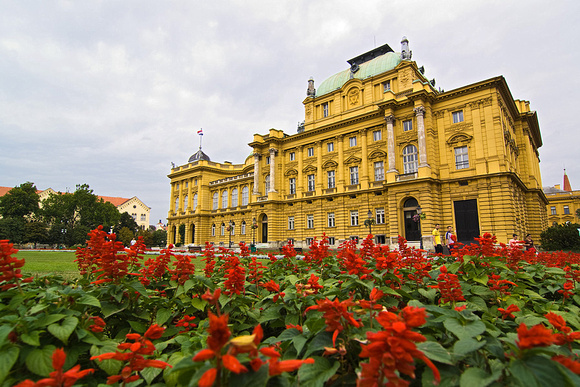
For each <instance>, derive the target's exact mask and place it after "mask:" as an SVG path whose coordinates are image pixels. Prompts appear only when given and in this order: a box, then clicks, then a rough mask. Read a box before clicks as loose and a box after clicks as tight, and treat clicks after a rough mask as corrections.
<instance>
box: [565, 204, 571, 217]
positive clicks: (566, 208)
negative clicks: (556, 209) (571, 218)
mask: <svg viewBox="0 0 580 387" xmlns="http://www.w3.org/2000/svg"><path fill="white" fill-rule="evenodd" d="M569 214H570V207H568V206H564V215H569Z"/></svg>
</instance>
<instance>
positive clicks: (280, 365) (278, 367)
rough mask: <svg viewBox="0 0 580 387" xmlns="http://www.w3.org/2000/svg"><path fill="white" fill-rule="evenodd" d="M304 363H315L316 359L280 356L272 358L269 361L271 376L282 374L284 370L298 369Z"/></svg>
mask: <svg viewBox="0 0 580 387" xmlns="http://www.w3.org/2000/svg"><path fill="white" fill-rule="evenodd" d="M304 364H314V359H312V358H308V359H304V360H282V361H280V360H279V358H274V359H271V361H270V362H269V368H268V374H269V375H270V376H276V375H280V374H281V373H282V372H292V371H296V370H297V369H298V368H300V367H302V365H304Z"/></svg>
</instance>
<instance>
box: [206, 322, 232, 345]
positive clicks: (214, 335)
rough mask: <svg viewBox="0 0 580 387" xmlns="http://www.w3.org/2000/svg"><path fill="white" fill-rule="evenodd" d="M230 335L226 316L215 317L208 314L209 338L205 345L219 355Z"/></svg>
mask: <svg viewBox="0 0 580 387" xmlns="http://www.w3.org/2000/svg"><path fill="white" fill-rule="evenodd" d="M230 336H231V333H230V329H229V328H228V315H227V314H224V315H222V316H219V317H218V316H216V315H215V314H213V313H211V312H209V337H208V338H207V345H208V346H209V348H210V349H212V350H213V351H215V352H217V353H219V352H220V351H221V349H222V348H223V346H224V345H226V343H227V342H228V340H229V339H230Z"/></svg>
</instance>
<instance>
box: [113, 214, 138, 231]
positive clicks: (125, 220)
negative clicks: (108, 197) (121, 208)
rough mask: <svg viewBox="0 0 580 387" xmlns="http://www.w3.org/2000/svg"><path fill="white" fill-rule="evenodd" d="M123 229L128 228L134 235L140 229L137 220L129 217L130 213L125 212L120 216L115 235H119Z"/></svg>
mask: <svg viewBox="0 0 580 387" xmlns="http://www.w3.org/2000/svg"><path fill="white" fill-rule="evenodd" d="M123 227H127V228H128V229H129V230H131V231H132V232H133V234H135V233H136V232H137V229H138V228H139V226H138V225H137V222H135V219H133V217H132V216H131V215H129V213H128V212H123V213H122V214H120V215H119V220H118V222H117V225H116V226H115V228H114V231H115V233H118V232H119V230H121V229H122V228H123Z"/></svg>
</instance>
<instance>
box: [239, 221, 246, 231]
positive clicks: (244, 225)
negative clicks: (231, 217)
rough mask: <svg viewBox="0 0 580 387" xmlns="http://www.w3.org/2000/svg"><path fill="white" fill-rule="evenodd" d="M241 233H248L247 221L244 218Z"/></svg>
mask: <svg viewBox="0 0 580 387" xmlns="http://www.w3.org/2000/svg"><path fill="white" fill-rule="evenodd" d="M240 233H241V234H242V235H246V221H245V220H242V226H241V228H240Z"/></svg>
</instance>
